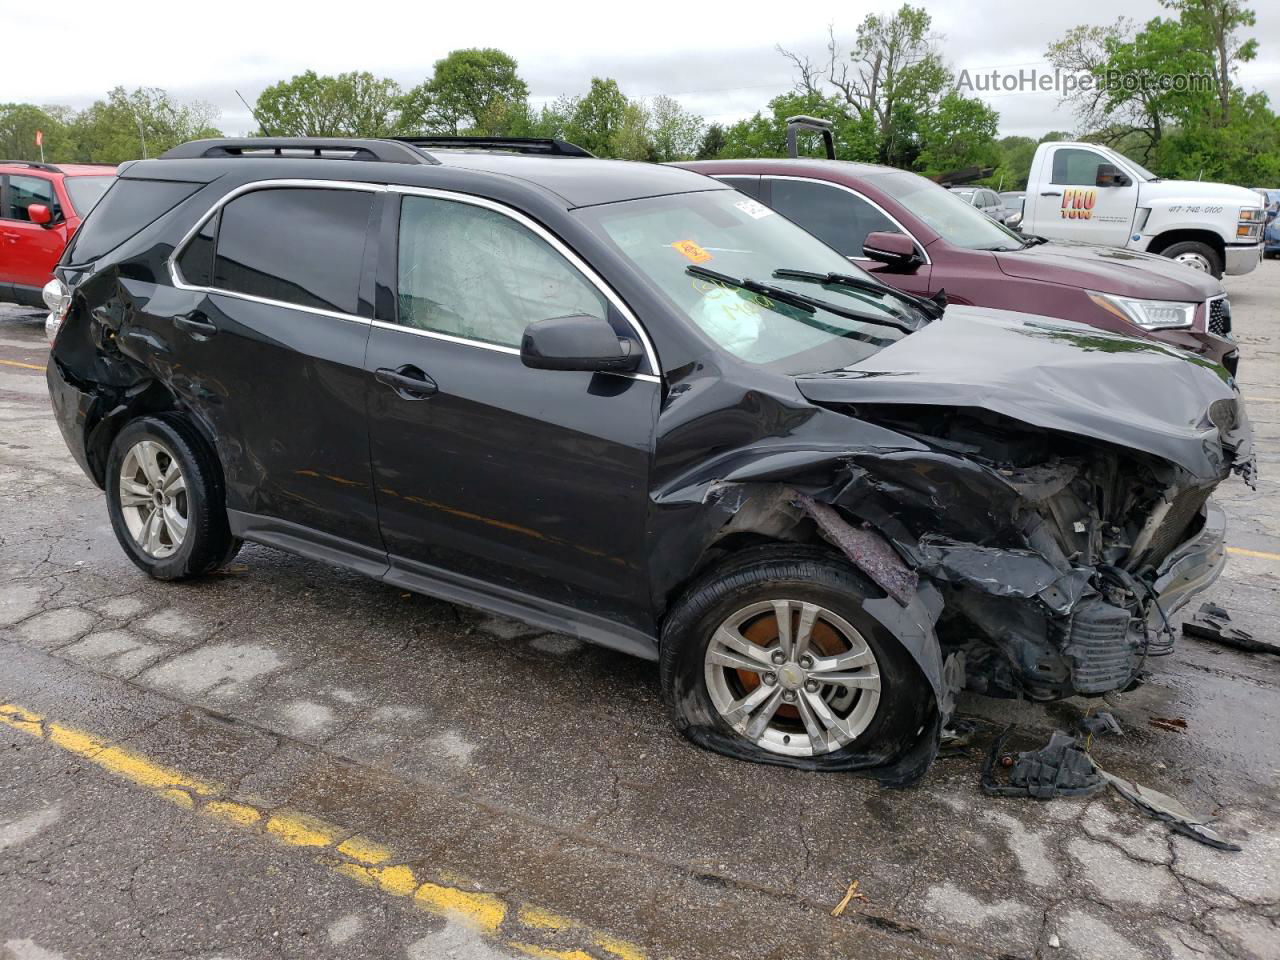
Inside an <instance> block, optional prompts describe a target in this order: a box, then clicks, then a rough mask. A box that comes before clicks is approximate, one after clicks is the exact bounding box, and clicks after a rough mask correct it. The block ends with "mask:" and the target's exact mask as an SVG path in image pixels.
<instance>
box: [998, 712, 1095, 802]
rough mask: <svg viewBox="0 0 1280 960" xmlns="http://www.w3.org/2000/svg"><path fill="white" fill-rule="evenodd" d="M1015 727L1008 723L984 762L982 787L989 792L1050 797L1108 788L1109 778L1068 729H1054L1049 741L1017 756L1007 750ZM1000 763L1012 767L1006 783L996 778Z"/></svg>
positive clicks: (1086, 794) (1083, 794)
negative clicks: (1105, 776)
mask: <svg viewBox="0 0 1280 960" xmlns="http://www.w3.org/2000/svg"><path fill="white" fill-rule="evenodd" d="M1014 729H1015V728H1014V727H1009V728H1008V729H1007V730H1005V731H1004V733H1002V734H1000V736H999V737H997V738H996V741H995V743H993V744H992V745H991V752H990V753H988V754H987V760H986V763H984V764H983V766H982V789H983V792H985V793H986V794H988V795H989V796H993V797H1035V798H1036V799H1037V800H1050V799H1052V798H1054V797H1087V796H1089V795H1091V794H1094V793H1097V792H1098V791H1100V790H1105V789H1106V787H1107V782H1106V781H1105V780H1104V779H1103V778H1102V775H1101V773H1100V772H1099V771H1098V767H1097V765H1096V764H1095V763H1094V762H1093V758H1092V757H1090V756H1089V754H1088V753H1087V752H1086V751H1085V748H1084V745H1083V744H1081V743H1080V741H1079V740H1077V739H1076V738H1075V737H1073V736H1071V735H1070V734H1069V733H1063V732H1062V731H1061V730H1055V731H1054V732H1053V735H1052V736H1051V737H1050V738H1049V742H1048V743H1047V744H1046V745H1045V746H1043V747H1041V748H1040V749H1039V750H1026V751H1023V752H1022V753H1019V754H1017V755H1016V756H1014V755H1010V754H1006V753H1005V752H1004V747H1005V744H1006V743H1007V742H1008V740H1009V737H1010V735H1011V734H1012V733H1013V731H1014ZM997 766H999V767H1001V768H1006V769H1008V770H1009V780H1008V782H1007V783H1001V782H1000V781H999V780H998V779H997V777H996V768H997Z"/></svg>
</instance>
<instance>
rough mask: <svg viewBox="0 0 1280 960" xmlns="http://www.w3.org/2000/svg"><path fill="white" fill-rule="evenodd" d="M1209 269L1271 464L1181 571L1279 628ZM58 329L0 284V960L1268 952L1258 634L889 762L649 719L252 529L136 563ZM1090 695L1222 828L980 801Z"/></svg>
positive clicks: (640, 697) (1273, 276)
mask: <svg viewBox="0 0 1280 960" xmlns="http://www.w3.org/2000/svg"><path fill="white" fill-rule="evenodd" d="M1227 286H1228V289H1229V291H1230V293H1231V296H1232V302H1233V306H1234V314H1235V327H1236V331H1237V336H1238V338H1239V340H1240V342H1241V347H1242V356H1243V359H1242V364H1241V378H1240V379H1241V383H1242V384H1243V387H1244V390H1245V393H1246V397H1247V399H1248V402H1249V410H1250V415H1251V418H1252V420H1253V424H1254V429H1255V432H1256V440H1257V449H1258V453H1259V473H1260V478H1259V481H1258V488H1257V490H1256V491H1254V490H1250V489H1249V488H1248V487H1246V486H1245V485H1244V483H1243V482H1242V481H1240V480H1238V479H1235V478H1233V479H1231V480H1230V481H1228V482H1227V483H1226V484H1224V485H1223V487H1222V488H1221V489H1220V491H1219V495H1218V499H1219V502H1221V503H1222V504H1223V505H1224V507H1225V508H1226V510H1227V511H1228V513H1229V515H1230V518H1231V527H1230V530H1229V542H1230V544H1231V545H1232V554H1231V558H1230V563H1229V566H1228V569H1227V572H1226V574H1225V575H1224V576H1223V578H1222V579H1221V580H1220V581H1219V582H1218V583H1217V584H1216V585H1215V586H1214V587H1213V588H1212V589H1211V590H1210V592H1209V594H1208V596H1207V597H1206V599H1211V600H1213V601H1215V602H1217V603H1219V604H1221V605H1223V606H1225V607H1226V608H1228V609H1229V610H1230V612H1231V614H1232V616H1233V617H1234V619H1235V621H1236V623H1237V624H1238V625H1239V626H1240V627H1242V628H1244V629H1246V630H1249V631H1252V632H1253V633H1254V634H1255V635H1256V636H1258V637H1260V638H1262V639H1268V640H1272V641H1275V640H1276V639H1277V633H1278V632H1280V496H1277V492H1278V491H1280V311H1277V308H1276V305H1277V304H1278V303H1280V263H1276V262H1274V261H1268V262H1265V263H1263V264H1262V265H1261V266H1260V267H1259V269H1258V270H1257V271H1255V272H1254V273H1252V274H1249V275H1247V276H1244V277H1232V278H1228V280H1227ZM47 354H48V350H47V347H46V345H45V342H44V331H43V317H41V316H40V315H38V314H35V313H32V312H30V311H23V310H20V309H18V308H15V307H9V306H2V305H0V958H4V960H58V958H65V960H73V958H92V960H110V958H117V957H119V958H129V960H139V958H150V957H200V958H208V960H213V958H221V960H259V958H273V957H286V958H291V957H299V958H301V957H307V958H329V957H333V958H339V957H353V958H354V957H360V958H374V957H378V958H381V957H394V958H408V960H437V958H440V960H443V958H458V960H470V958H478V960H489V958H503V957H525V956H532V957H550V958H562V960H590V958H597V960H617V958H621V960H639V958H679V960H701V958H708V960H711V958H715V960H725V958H734V960H737V958H741V960H790V958H795V960H800V958H804V960H823V958H837V957H854V956H856V957H859V958H881V957H883V958H890V957H892V958H915V957H919V958H927V957H955V958H967V957H988V958H1006V957H1048V958H1057V957H1062V958H1069V957H1078V958H1084V957H1098V958H1107V960H1124V958H1129V957H1162V958H1170V960H1181V958H1205V957H1224V956H1230V957H1258V958H1266V957H1280V798H1278V797H1277V786H1278V785H1280V739H1278V738H1277V736H1276V730H1277V729H1280V658H1278V657H1274V656H1272V657H1268V656H1266V655H1261V654H1246V653H1242V652H1238V651H1235V650H1230V649H1226V648H1223V647H1219V646H1215V645H1212V644H1209V643H1205V642H1202V641H1198V640H1193V639H1187V638H1181V639H1180V640H1179V642H1178V645H1177V648H1176V650H1175V652H1174V654H1173V655H1172V656H1171V657H1168V658H1165V659H1163V660H1161V661H1158V662H1156V663H1154V664H1153V665H1152V674H1153V675H1152V677H1151V679H1150V681H1149V682H1148V683H1147V684H1146V685H1145V686H1143V687H1141V688H1139V689H1138V690H1136V691H1134V692H1132V693H1129V694H1124V695H1121V696H1119V697H1115V698H1112V699H1111V702H1110V703H1109V704H1105V705H1104V704H1099V703H1093V704H1090V703H1088V702H1084V701H1068V702H1065V703H1061V704H1054V705H1049V706H1047V707H1045V706H1033V705H1026V704H1018V703H1013V702H1000V701H992V700H986V699H983V698H979V697H966V698H964V699H963V700H962V703H961V712H962V713H963V714H964V715H966V716H968V717H972V718H974V719H975V721H976V735H975V742H974V744H973V745H971V746H969V747H967V748H962V749H959V750H956V751H953V755H949V756H947V757H945V758H944V759H941V760H939V761H938V763H937V764H935V766H934V767H933V769H932V770H931V772H930V774H929V775H928V777H927V778H926V780H925V782H924V783H923V784H922V785H921V786H919V787H916V788H913V789H908V790H887V789H883V788H881V787H879V786H878V785H877V784H875V783H873V782H871V781H868V780H865V779H861V778H858V777H854V776H850V775H844V774H811V773H800V772H796V771H792V770H784V769H773V768H765V767H761V766H754V765H751V764H745V763H741V762H737V761H734V760H730V759H726V758H723V757H720V756H716V755H713V754H710V753H707V752H704V751H702V750H699V749H697V748H695V747H693V746H691V745H690V744H688V743H686V742H685V741H683V740H682V739H680V738H679V737H678V736H677V735H676V734H675V733H674V732H673V731H672V729H671V728H670V727H669V725H668V722H667V719H666V716H665V714H664V711H663V709H662V705H661V701H660V697H659V694H658V687H657V675H656V670H655V669H654V666H653V665H652V664H648V663H643V662H639V661H635V660H631V659H628V658H626V657H623V656H621V655H618V654H614V653H611V652H609V651H605V650H600V649H595V648H591V647H587V646H584V645H582V644H580V643H579V642H578V641H576V640H574V639H571V638H567V637H563V636H557V635H552V634H547V633H543V632H540V631H536V630H532V629H529V628H526V627H525V626H523V625H521V624H517V623H513V622H507V621H500V620H495V619H493V618H489V617H486V616H484V615H481V614H478V613H475V612H473V611H470V610H466V609H462V608H459V607H455V606H452V605H450V604H446V603H442V602H438V601H434V600H431V599H428V598H425V597H421V596H417V595H411V594H407V593H404V592H401V591H399V590H396V589H393V588H390V587H388V586H385V585H382V584H379V583H377V582H374V581H372V580H367V579H362V578H360V577H358V576H356V575H354V574H349V573H346V572H343V571H339V570H336V569H332V568H330V567H327V566H324V565H321V564H318V563H314V562H311V561H307V560H302V559H298V558H295V557H292V556H289V555H286V554H283V553H278V552H275V551H272V550H269V549H266V548H262V547H256V546H252V545H250V546H246V547H245V549H244V550H243V551H242V552H241V554H240V555H239V557H238V558H237V560H236V561H235V563H234V564H233V565H232V566H231V567H229V568H228V569H227V570H225V571H224V572H223V573H221V574H219V575H217V576H212V577H209V578H207V579H204V580H202V581H198V582H194V583H189V584H163V583H158V582H154V581H151V580H149V579H147V578H146V577H145V576H144V575H143V574H142V573H140V572H139V571H138V570H137V569H136V568H135V567H133V565H132V564H130V563H129V561H128V560H127V559H126V558H125V556H124V554H123V552H122V551H121V550H120V549H119V547H118V546H117V544H116V542H115V540H114V537H113V535H112V533H111V529H110V526H109V523H108V520H107V514H106V510H105V507H104V505H103V502H102V495H101V493H100V492H99V491H98V490H97V489H96V488H95V487H94V486H93V485H92V483H91V482H90V481H89V480H88V479H86V478H85V477H84V476H83V474H82V473H81V472H80V470H79V468H78V467H77V466H76V465H75V463H74V462H73V461H72V459H71V456H70V454H69V453H68V452H67V450H66V448H65V446H64V444H63V441H62V439H61V437H60V436H59V434H58V430H57V427H56V426H55V424H54V421H53V418H52V415H51V413H50V409H49V403H48V398H47V394H46V390H45V385H44V376H43V368H44V365H45V363H46V361H47ZM1116 413H1117V415H1118V416H1123V414H1124V412H1123V411H1116ZM264 415H268V416H269V415H270V411H264ZM1193 606H1194V604H1193ZM1091 706H1092V708H1093V709H1094V710H1097V709H1099V708H1105V709H1109V710H1111V711H1112V712H1113V713H1114V715H1115V716H1116V718H1117V719H1118V720H1119V723H1120V725H1121V727H1122V728H1123V731H1124V733H1123V735H1122V736H1115V735H1100V736H1098V737H1097V738H1096V739H1095V741H1094V743H1093V754H1094V756H1095V757H1096V759H1097V760H1098V762H1099V763H1100V764H1101V765H1102V766H1103V767H1105V768H1106V769H1108V770H1110V771H1112V772H1114V773H1117V774H1120V775H1123V776H1126V777H1129V778H1132V779H1134V780H1137V781H1138V782H1140V783H1142V784H1144V785H1146V786H1149V787H1152V788H1155V789H1157V790H1160V791H1163V792H1165V793H1167V794H1169V795H1171V796H1173V797H1176V798H1178V799H1179V800H1180V801H1182V802H1183V803H1184V804H1185V805H1186V806H1188V807H1189V808H1190V809H1192V810H1193V811H1196V812H1199V813H1212V814H1213V815H1215V816H1216V817H1218V818H1219V819H1218V822H1217V824H1216V826H1217V829H1219V830H1220V831H1221V832H1222V833H1224V834H1226V835H1227V836H1229V837H1230V838H1232V839H1234V840H1236V841H1238V842H1239V843H1240V844H1241V845H1242V847H1243V849H1242V851H1241V852H1238V853H1228V852H1222V851H1219V850H1215V849H1211V848H1209V847H1206V846H1202V845H1200V844H1197V843H1195V842H1193V841H1192V840H1190V839H1187V838H1185V837H1182V836H1179V835H1176V834H1173V833H1171V832H1170V831H1169V830H1168V828H1167V827H1166V826H1164V825H1163V824H1160V823H1157V822H1155V821H1153V820H1150V819H1147V818H1144V817H1143V816H1142V815H1141V814H1140V813H1139V812H1138V811H1137V810H1136V809H1135V808H1134V807H1132V806H1130V805H1129V804H1127V803H1126V801H1124V800H1123V799H1122V798H1120V797H1119V796H1118V795H1116V794H1114V793H1109V794H1107V793H1104V794H1100V795H1098V796H1096V797H1093V798H1088V799H1081V800H1068V799H1058V800H1053V801H1047V802H1036V801H1032V800H1029V799H1026V800H1020V799H991V798H988V797H986V796H985V795H984V794H983V793H982V791H981V790H980V788H979V782H978V781H979V771H980V767H981V761H982V757H983V755H984V753H985V744H986V743H987V742H989V740H990V739H991V736H992V735H993V734H994V733H995V732H998V730H1000V729H1002V728H1003V727H1004V725H1006V724H1007V723H1009V722H1012V721H1016V722H1017V723H1018V725H1019V735H1018V736H1019V741H1018V742H1019V744H1020V745H1023V746H1024V747H1027V746H1033V745H1036V744H1038V743H1043V742H1044V741H1045V740H1046V739H1047V737H1048V735H1049V733H1050V732H1051V731H1052V730H1054V729H1055V728H1061V729H1070V728H1071V727H1072V726H1073V724H1074V723H1075V722H1076V720H1077V719H1078V718H1079V717H1080V716H1081V715H1082V714H1083V713H1084V712H1085V710H1086V709H1089V708H1090V707H1091ZM1153 718H1154V719H1155V720H1156V721H1157V722H1156V723H1153V722H1152V720H1153ZM1183 724H1185V726H1184V725H1183ZM855 882H856V884H857V886H856V888H854V895H853V896H852V897H850V898H849V899H848V902H847V904H846V906H845V909H844V910H843V911H842V912H841V911H837V912H838V913H839V916H833V915H832V913H833V910H834V909H835V908H836V907H837V905H838V904H839V903H840V902H841V900H842V899H844V898H845V896H846V894H847V893H849V891H850V889H851V886H852V885H853V884H854V883H855Z"/></svg>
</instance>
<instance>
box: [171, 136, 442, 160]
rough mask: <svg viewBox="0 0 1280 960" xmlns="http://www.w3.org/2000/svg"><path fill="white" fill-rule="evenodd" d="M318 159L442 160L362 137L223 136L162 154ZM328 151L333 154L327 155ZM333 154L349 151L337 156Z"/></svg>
mask: <svg viewBox="0 0 1280 960" xmlns="http://www.w3.org/2000/svg"><path fill="white" fill-rule="evenodd" d="M308 152H310V154H311V156H312V157H313V158H315V159H318V160H379V161H382V162H383V163H419V164H422V163H426V164H438V163H439V162H440V161H439V160H437V159H436V158H435V157H433V156H431V154H429V153H427V152H426V151H425V150H420V149H418V148H417V147H415V146H414V145H413V144H411V143H409V142H407V141H403V140H375V139H370V138H361V137H237V138H228V137H219V138H215V139H210V140H192V141H190V142H189V143H182V144H179V145H178V146H176V147H174V148H173V149H172V150H168V151H166V152H165V153H162V154H161V155H160V159H161V160H198V159H202V158H209V157H222V158H227V157H262V156H264V155H265V156H268V157H271V156H275V157H287V158H289V159H292V160H300V159H307V153H308ZM326 153H328V154H329V156H326V155H325V154H326ZM333 154H345V156H334V155H333Z"/></svg>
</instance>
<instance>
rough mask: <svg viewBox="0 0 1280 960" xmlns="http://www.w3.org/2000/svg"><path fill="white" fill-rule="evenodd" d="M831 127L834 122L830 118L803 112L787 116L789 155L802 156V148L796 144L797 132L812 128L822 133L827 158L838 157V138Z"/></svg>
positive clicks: (815, 131)
mask: <svg viewBox="0 0 1280 960" xmlns="http://www.w3.org/2000/svg"><path fill="white" fill-rule="evenodd" d="M831 128H832V123H831V121H830V120H822V119H820V118H818V117H806V116H804V115H803V114H801V115H799V116H795V117H787V156H788V157H798V156H800V150H799V147H798V145H797V144H796V134H798V133H799V132H800V131H801V130H811V131H813V132H814V133H820V134H822V143H823V145H824V146H826V148H827V159H828V160H834V159H835V158H836V138H835V135H834V134H832V132H831Z"/></svg>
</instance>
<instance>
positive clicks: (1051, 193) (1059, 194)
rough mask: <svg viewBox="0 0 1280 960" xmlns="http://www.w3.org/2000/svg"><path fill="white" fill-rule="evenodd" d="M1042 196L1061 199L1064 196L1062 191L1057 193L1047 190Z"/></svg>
mask: <svg viewBox="0 0 1280 960" xmlns="http://www.w3.org/2000/svg"><path fill="white" fill-rule="evenodd" d="M1040 196H1042V197H1060V196H1062V191H1061V190H1059V191H1057V192H1056V193H1055V192H1054V191H1053V190H1045V191H1044V192H1043V193H1041V194H1040Z"/></svg>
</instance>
